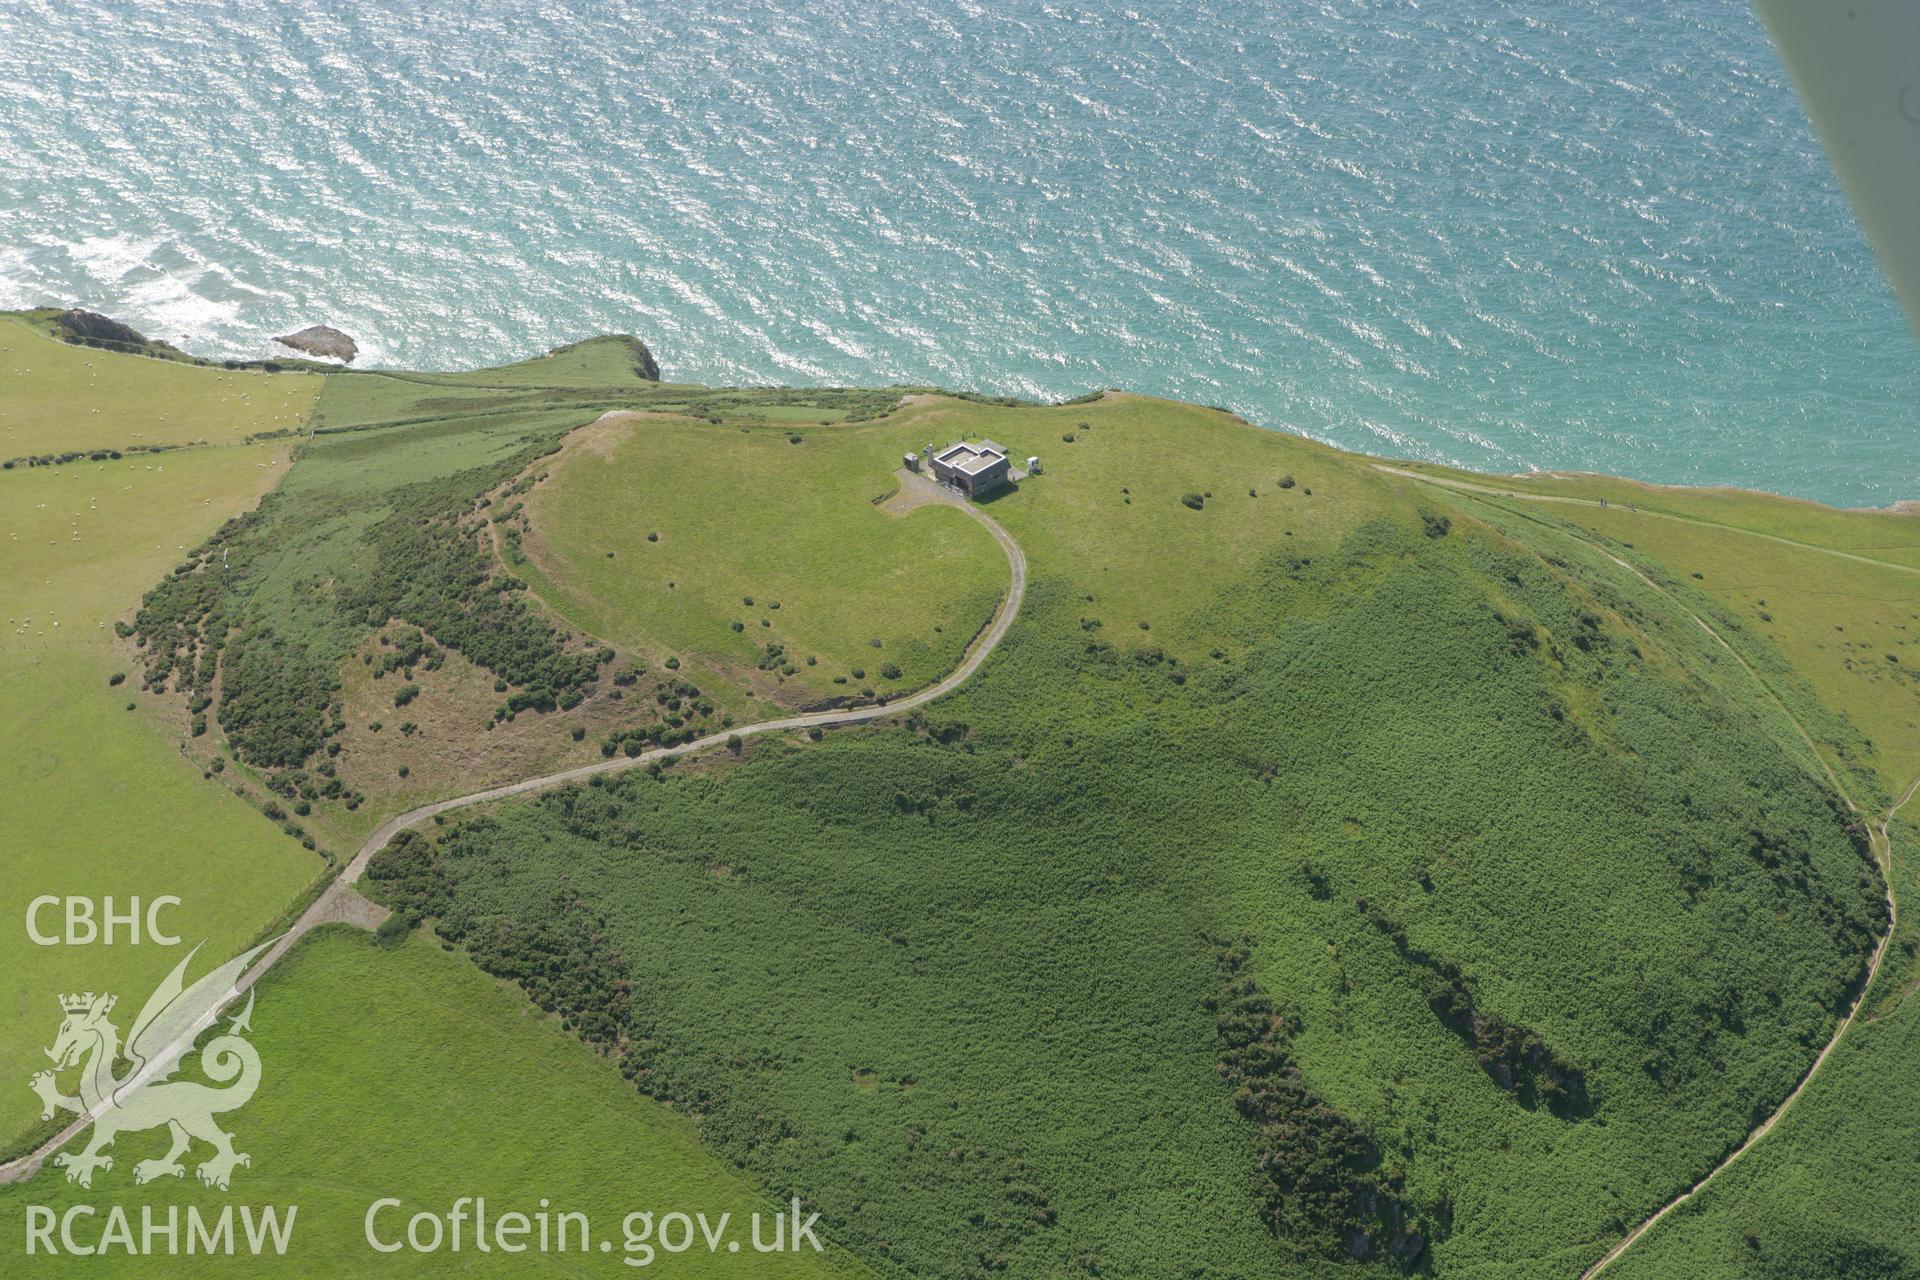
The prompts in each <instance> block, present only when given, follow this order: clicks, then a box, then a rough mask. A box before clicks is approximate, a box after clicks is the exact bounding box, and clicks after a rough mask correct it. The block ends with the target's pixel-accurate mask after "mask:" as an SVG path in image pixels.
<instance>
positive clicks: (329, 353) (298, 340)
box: [274, 324, 360, 364]
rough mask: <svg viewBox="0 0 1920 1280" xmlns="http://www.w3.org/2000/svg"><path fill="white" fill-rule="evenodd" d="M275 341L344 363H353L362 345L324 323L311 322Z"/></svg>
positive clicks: (305, 352)
mask: <svg viewBox="0 0 1920 1280" xmlns="http://www.w3.org/2000/svg"><path fill="white" fill-rule="evenodd" d="M274 341H275V342H277V343H279V344H280V345H281V346H283V347H292V348H293V349H294V350H295V351H299V352H302V353H304V354H306V355H310V356H319V357H321V358H322V359H325V360H338V361H340V362H341V363H342V364H350V363H352V361H353V358H354V357H355V356H357V355H359V354H360V347H359V345H358V344H356V343H355V342H354V340H353V339H352V338H349V337H348V336H347V335H346V334H344V333H342V332H340V331H339V330H338V329H333V328H329V327H328V326H326V325H324V324H310V325H308V326H307V327H306V328H304V329H302V330H300V331H299V332H298V333H289V334H286V335H284V336H282V337H278V338H275V339H274Z"/></svg>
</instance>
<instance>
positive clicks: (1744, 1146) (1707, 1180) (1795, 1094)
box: [1374, 463, 1920, 1280]
mask: <svg viewBox="0 0 1920 1280" xmlns="http://www.w3.org/2000/svg"><path fill="white" fill-rule="evenodd" d="M1374 465H1375V469H1376V470H1379V471H1384V472H1387V473H1388V474H1390V475H1397V476H1404V477H1406V478H1407V479H1409V480H1418V481H1420V482H1421V483H1423V484H1431V485H1438V486H1440V487H1442V488H1447V489H1455V490H1459V491H1462V492H1465V493H1471V494H1484V495H1486V496H1489V497H1498V498H1512V499H1516V500H1518V501H1522V502H1559V503H1571V504H1574V505H1578V506H1589V507H1604V506H1606V505H1608V504H1606V503H1602V502H1598V501H1595V500H1593V499H1589V498H1575V497H1571V496H1568V495H1564V494H1540V493H1522V492H1519V491H1517V490H1513V489H1497V488H1494V487H1493V486H1491V485H1480V484H1472V483H1470V482H1468V481H1465V480H1451V479H1441V478H1439V477H1436V476H1429V475H1422V474H1421V473H1420V472H1417V471H1408V470H1406V469H1404V468H1401V467H1391V466H1385V465H1382V464H1379V463H1376V464H1374ZM1634 510H1635V511H1636V512H1637V514H1640V515H1656V516H1661V517H1662V518H1664V519H1669V520H1686V519H1687V517H1685V516H1670V515H1665V514H1664V513H1662V512H1657V511H1645V510H1641V509H1639V508H1634ZM1691 523H1707V522H1705V521H1693V522H1691ZM1713 527H1715V528H1720V529H1726V530H1728V531H1729V532H1733V533H1744V534H1747V535H1748V536H1750V537H1755V538H1761V539H1764V540H1766V541H1768V542H1780V543H1785V544H1787V545H1788V546H1793V547H1800V548H1803V549H1805V550H1808V551H1821V552H1825V553H1826V554H1828V555H1835V556H1840V557H1842V558H1844V559H1847V560H1862V561H1865V562H1866V563H1869V564H1874V565H1879V566H1881V567H1883V568H1889V569H1900V570H1903V571H1906V572H1914V573H1920V569H1910V568H1909V567H1908V566H1906V565H1897V564H1889V563H1888V562H1887V561H1885V560H1874V559H1871V558H1870V557H1867V556H1859V555H1854V554H1852V553H1851V552H1846V551H1835V550H1833V549H1832V548H1830V547H1817V546H1814V545H1812V544H1810V543H1804V542H1795V541H1793V540H1792V539H1790V538H1781V537H1776V536H1774V535H1772V534H1766V533H1756V532H1754V531H1752V530H1747V529H1736V528H1734V527H1733V526H1732V525H1715V526H1713ZM1565 532H1566V534H1567V536H1569V537H1571V538H1576V539H1578V540H1579V541H1581V542H1584V543H1586V544H1587V545H1588V546H1590V547H1592V548H1593V549H1594V550H1596V551H1598V552H1600V554H1602V555H1604V556H1606V557H1607V559H1609V560H1611V561H1612V562H1613V563H1614V564H1616V565H1619V566H1620V567H1621V568H1622V569H1625V570H1626V571H1627V572H1628V573H1631V574H1633V575H1634V576H1635V577H1636V578H1638V579H1640V581H1642V582H1644V583H1646V584H1647V585H1648V586H1649V587H1652V588H1653V589H1654V590H1655V591H1658V592H1659V593H1660V594H1661V595H1664V596H1666V597H1667V599H1669V600H1671V601H1672V602H1673V604H1674V606H1675V607H1676V608H1678V609H1679V610H1680V611H1681V612H1682V613H1684V614H1686V615H1687V616H1688V617H1689V618H1691V619H1693V621H1694V624H1695V625H1696V626H1698V627H1699V628H1700V629H1701V630H1702V631H1705V632H1706V633H1707V634H1708V635H1710V636H1712V637H1713V639H1714V642H1715V643H1717V644H1718V645H1719V646H1720V647H1721V648H1722V649H1724V650H1726V652H1727V653H1728V654H1729V655H1730V656H1731V657H1732V658H1733V660H1734V661H1735V662H1737V663H1739V664H1740V666H1741V669H1742V670H1744V671H1745V672H1746V673H1747V674H1748V675H1749V676H1751V677H1752V678H1753V680H1754V682H1755V683H1756V684H1758V685H1759V686H1760V688H1761V689H1762V690H1763V691H1765V693H1766V695H1767V697H1768V698H1769V699H1770V700H1771V701H1772V702H1773V705H1774V706H1775V707H1777V708H1779V711H1780V714H1781V715H1783V716H1785V717H1786V719H1787V723H1789V724H1791V725H1792V726H1793V727H1794V730H1795V732H1797V733H1798V734H1799V735H1800V739H1801V741H1802V742H1804V743H1806V745H1807V749H1808V750H1809V751H1811V752H1812V753H1813V758H1814V760H1815V761H1817V762H1818V763H1819V765H1820V768H1821V771H1822V772H1824V773H1825V774H1826V777H1827V781H1828V783H1829V784H1831V785H1832V787H1833V789H1834V792H1835V793H1836V794H1838V795H1839V797H1840V798H1841V799H1842V800H1843V801H1845V802H1846V805H1847V808H1848V809H1849V810H1850V811H1852V812H1854V813H1859V812H1860V806H1859V805H1857V804H1855V803H1854V800H1853V797H1852V796H1851V795H1849V794H1848V793H1847V789H1846V788H1845V787H1844V786H1842V785H1841V783H1840V778H1839V776H1838V775H1837V774H1835V773H1834V771H1833V768H1832V766H1831V765H1829V764H1828V763H1827V761H1826V758H1825V757H1824V756H1822V755H1821V754H1820V750H1819V748H1818V747H1816V746H1815V745H1814V741H1813V736H1812V735H1811V734H1809V733H1808V732H1807V729H1806V726H1805V725H1803V724H1801V723H1800V720H1799V718H1798V717H1797V716H1795V715H1794V714H1793V712H1792V711H1790V710H1789V709H1788V708H1787V705H1786V703H1785V702H1783V701H1781V699H1780V695H1779V694H1777V693H1775V692H1774V691H1773V688H1772V686H1771V685H1769V684H1768V683H1767V682H1766V681H1765V680H1764V679H1762V678H1761V676H1760V673H1759V672H1758V671H1755V670H1754V669H1753V667H1752V666H1750V665H1749V664H1748V662H1747V660H1746V659H1745V658H1743V657H1742V656H1741V655H1740V652H1739V650H1737V649H1735V648H1734V647H1733V646H1732V645H1730V644H1728V643H1727V640H1726V637H1724V636H1722V635H1721V634H1720V633H1719V632H1718V631H1716V630H1715V629H1714V628H1713V626H1712V624H1711V623H1709V622H1708V621H1707V620H1706V619H1705V618H1702V617H1701V616H1700V615H1699V614H1697V613H1695V612H1694V611H1693V610H1691V609H1689V608H1687V606H1686V604H1685V603H1684V602H1682V601H1681V600H1680V599H1678V598H1677V597H1675V596H1674V595H1673V594H1672V593H1671V592H1669V591H1667V590H1666V589H1665V588H1664V587H1662V586H1661V585H1660V584H1659V583H1657V582H1655V581H1654V580H1653V579H1652V578H1650V577H1648V576H1647V575H1646V574H1645V573H1643V572H1641V571H1640V569H1639V568H1637V567H1636V566H1634V565H1632V564H1629V563H1628V562H1627V561H1625V560H1623V559H1621V558H1620V557H1619V556H1617V555H1614V554H1613V553H1612V552H1611V551H1608V550H1607V549H1606V547H1604V546H1602V545H1601V544H1600V543H1598V542H1595V541H1594V540H1592V539H1591V538H1588V537H1585V536H1584V535H1582V534H1581V533H1580V531H1579V530H1577V529H1573V528H1568V529H1566V530H1565ZM1916 792H1920V778H1916V779H1914V782H1913V785H1912V786H1909V787H1908V788H1907V790H1906V794H1905V795H1903V796H1901V797H1900V799H1899V800H1898V801H1896V802H1895V803H1894V806H1893V807H1892V808H1891V809H1889V810H1887V812H1886V814H1885V815H1884V816H1882V817H1881V819H1880V825H1879V827H1878V829H1877V830H1876V829H1871V828H1870V829H1869V832H1868V843H1869V844H1870V845H1871V846H1872V848H1873V854H1874V858H1875V860H1876V861H1878V862H1879V864H1880V872H1881V877H1882V880H1883V882H1884V883H1885V884H1886V886H1887V929H1886V932H1885V933H1883V934H1881V935H1880V940H1879V942H1877V943H1876V944H1875V945H1874V948H1873V955H1872V957H1871V958H1870V959H1869V960H1868V961H1867V973H1866V977H1865V978H1864V979H1863V980H1862V981H1861V983H1860V990H1859V992H1858V993H1857V994H1856V995H1855V996H1854V998H1853V1003H1852V1004H1851V1005H1849V1006H1848V1007H1847V1013H1846V1016H1845V1017H1844V1018H1842V1019H1840V1022H1839V1025H1837V1026H1836V1027H1834V1029H1833V1035H1832V1036H1831V1037H1830V1038H1829V1039H1828V1040H1827V1043H1826V1044H1825V1045H1823V1046H1821V1049H1820V1052H1819V1053H1818V1054H1816V1055H1815V1056H1814V1059H1813V1063H1812V1065H1810V1066H1809V1067H1808V1068H1807V1070H1806V1073H1805V1074H1804V1075H1802V1076H1801V1077H1800V1081H1799V1083H1798V1084H1796V1085H1794V1087H1793V1091H1792V1092H1790V1093H1789V1094H1787V1096H1786V1097H1785V1098H1782V1099H1781V1100H1780V1105H1779V1106H1777V1107H1775V1108H1774V1109H1773V1111H1772V1113H1771V1114H1769V1115H1768V1116H1767V1118H1766V1119H1765V1120H1762V1121H1761V1122H1760V1123H1759V1124H1758V1125H1756V1126H1755V1127H1754V1128H1753V1129H1752V1131H1750V1132H1749V1133H1748V1134H1747V1136H1746V1138H1745V1139H1743V1140H1742V1141H1741V1143H1740V1145H1739V1146H1737V1147H1735V1148H1734V1149H1733V1150H1732V1151H1730V1152H1728V1153H1727V1155H1726V1156H1725V1157H1724V1158H1722V1159H1721V1160H1720V1162H1719V1163H1718V1164H1716V1165H1714V1166H1713V1168H1712V1169H1709V1170H1708V1171H1707V1173H1706V1174H1705V1175H1704V1176H1703V1177H1701V1178H1700V1180H1699V1181H1697V1182H1695V1183H1694V1184H1693V1185H1692V1186H1690V1187H1688V1188H1687V1189H1686V1190H1685V1191H1683V1192H1681V1193H1680V1194H1679V1195H1677V1196H1675V1197H1674V1198H1673V1199H1671V1200H1669V1201H1667V1202H1666V1203H1665V1204H1663V1205H1661V1206H1660V1208H1659V1209H1657V1210H1655V1211H1654V1212H1653V1214H1652V1215H1650V1216H1649V1217H1647V1218H1646V1219H1645V1220H1644V1221H1642V1222H1641V1223H1640V1224H1639V1225H1638V1226H1636V1227H1635V1228H1634V1229H1633V1230H1631V1231H1629V1232H1628V1233H1627V1234H1626V1235H1625V1236H1624V1237H1622V1238H1621V1240H1620V1242H1619V1243H1618V1244H1616V1245H1614V1246H1613V1248H1611V1249H1609V1250H1607V1251H1606V1253H1604V1254H1602V1255H1601V1256H1600V1258H1599V1260H1598V1261H1596V1262H1595V1263H1594V1264H1593V1265H1592V1266H1590V1267H1588V1268H1587V1269H1586V1270H1585V1271H1583V1272H1581V1273H1580V1280H1593V1277H1595V1276H1597V1275H1599V1274H1600V1273H1601V1272H1603V1271H1605V1270H1606V1269H1607V1268H1608V1267H1609V1266H1612V1265H1613V1263H1614V1262H1615V1260H1617V1259H1618V1258H1619V1257H1620V1255H1621V1254H1623V1253H1625V1252H1626V1251H1627V1250H1628V1249H1630V1248H1632V1247H1633V1246H1634V1244H1635V1243H1637V1242H1638V1241H1639V1240H1640V1239H1641V1237H1643V1236H1645V1235H1646V1234H1647V1233H1648V1232H1649V1231H1651V1230H1653V1229H1654V1228H1655V1227H1656V1226H1658V1225H1659V1224H1660V1222H1661V1220H1662V1219H1663V1218H1665V1217H1666V1216H1667V1215H1668V1214H1670V1213H1672V1212H1673V1211H1674V1210H1675V1209H1678V1208H1679V1207H1680V1206H1681V1205H1683V1204H1685V1203H1686V1202H1687V1201H1689V1200H1691V1199H1693V1197H1694V1196H1696V1195H1698V1194H1699V1193H1700V1192H1702V1191H1704V1190H1706V1188H1707V1187H1708V1185H1710V1184H1711V1183H1712V1182H1713V1180H1714V1179H1716V1178H1718V1177H1719V1176H1720V1175H1721V1174H1723V1173H1725V1172H1726V1171H1727V1169H1728V1168H1730V1167H1731V1166H1732V1165H1733V1163H1734V1162H1735V1161H1737V1160H1738V1159H1740V1157H1741V1156H1743V1155H1745V1154H1746V1153H1747V1152H1748V1151H1750V1150H1752V1149H1753V1146H1754V1144H1755V1143H1757V1142H1759V1141H1760V1140H1761V1139H1762V1138H1764V1137H1766V1136H1767V1135H1768V1134H1769V1133H1772V1132H1773V1128H1774V1126H1775V1125H1777V1124H1778V1123H1780V1118H1781V1117H1782V1116H1784V1115H1786V1114H1787V1110H1788V1108H1790V1107H1792V1106H1793V1104H1794V1103H1795V1102H1796V1101H1798V1100H1799V1098H1800V1095H1801V1094H1802V1093H1805V1092H1806V1089H1807V1086H1808V1085H1810V1084H1812V1083H1813V1079H1814V1077H1815V1076H1816V1075H1818V1074H1819V1071H1820V1068H1821V1067H1823V1066H1825V1065H1826V1063H1827V1059H1828V1058H1829V1057H1830V1056H1831V1055H1832V1053H1833V1050H1834V1048H1835V1046H1837V1045H1838V1044H1839V1043H1840V1040H1841V1038H1842V1037H1843V1036H1845V1035H1846V1034H1847V1031H1848V1030H1849V1029H1850V1028H1851V1027H1852V1026H1853V1024H1854V1021H1855V1019H1856V1018H1857V1017H1858V1016H1859V1013H1860V1009H1861V1006H1862V1005H1863V1004H1865V1003H1866V998H1867V991H1868V989H1869V988H1871V987H1872V986H1873V980H1874V979H1875V978H1877V977H1879V976H1880V962H1881V961H1882V960H1883V959H1885V958H1886V954H1887V944H1888V943H1889V942H1890V941H1892V939H1893V931H1894V927H1895V926H1896V925H1897V924H1898V923H1899V919H1900V915H1899V912H1900V907H1899V903H1898V901H1896V899H1895V896H1894V892H1893V843H1892V841H1893V837H1892V834H1891V830H1890V828H1891V826H1892V824H1893V817H1894V815H1895V814H1897V813H1899V812H1900V810H1901V808H1902V807H1904V806H1905V805H1906V803H1907V802H1908V801H1909V800H1911V799H1913V797H1914V794H1915V793H1916Z"/></svg>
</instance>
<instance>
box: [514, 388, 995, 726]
mask: <svg viewBox="0 0 1920 1280" xmlns="http://www.w3.org/2000/svg"><path fill="white" fill-rule="evenodd" d="M912 446H913V437H912V435H911V434H910V429H909V428H903V427H902V426H900V425H899V424H897V423H893V422H891V421H883V422H879V423H863V424H859V425H853V426H846V427H839V428H835V429H833V430H829V431H820V432H816V433H815V434H813V435H811V436H807V435H802V436H801V439H800V442H799V443H798V444H794V443H791V442H790V439H789V433H788V432H787V431H785V430H778V429H766V428H756V429H729V428H722V427H717V426H714V425H710V424H706V423H699V422H689V421H684V420H676V419H669V418H632V419H627V420H625V421H623V422H621V423H619V424H618V425H609V426H605V427H596V428H595V429H594V430H593V431H592V432H590V433H586V438H584V439H582V440H580V441H579V442H578V443H577V444H575V445H572V446H570V447H569V449H568V451H567V453H566V454H564V455H563V456H562V458H560V459H559V460H557V461H556V462H554V463H553V464H552V465H551V466H550V467H549V468H548V474H549V479H548V481H547V482H546V483H545V484H543V485H541V486H539V487H537V488H536V489H535V490H534V491H533V492H532V494H531V495H530V496H529V498H528V513H529V523H530V524H531V530H530V532H529V533H528V535H527V536H526V537H525V539H524V546H525V549H526V553H527V555H528V556H529V557H530V560H531V563H529V564H527V565H526V566H525V567H524V568H523V569H522V572H524V573H525V574H526V576H527V577H528V578H529V580H530V581H532V582H533V584H534V585H535V587H536V589H538V590H539V592H540V594H541V595H542V596H543V597H544V598H545V599H546V600H547V601H548V603H550V604H551V605H553V606H554V607H555V608H556V609H557V610H558V611H559V612H560V613H561V614H562V615H563V616H564V617H566V618H567V620H568V621H570V622H571V623H573V624H574V626H575V627H577V628H578V629H580V630H581V631H584V632H586V633H588V634H591V635H595V636H598V637H600V638H602V639H604V640H607V641H609V642H611V643H612V644H614V645H616V646H617V647H619V648H620V649H621V651H622V652H623V653H630V654H632V655H633V656H635V657H639V658H641V659H643V660H645V661H647V662H649V663H651V664H653V665H655V666H657V665H658V664H659V663H661V662H663V661H664V660H665V659H666V658H667V657H669V656H676V655H677V656H678V657H679V658H680V659H681V661H682V662H685V663H687V664H688V665H687V668H686V669H687V670H688V671H689V672H693V673H696V674H693V675H691V676H690V678H692V679H694V680H695V681H696V682H697V683H699V684H701V685H702V687H703V688H706V689H708V690H709V691H710V692H712V693H713V694H714V695H715V696H718V697H723V698H725V700H726V701H725V705H726V706H727V708H728V710H730V711H732V712H733V713H734V714H735V715H736V716H737V717H739V718H741V719H760V718H764V716H765V715H766V714H767V713H766V712H765V711H760V712H757V713H756V712H755V710H754V708H753V705H752V703H751V702H750V701H748V700H747V699H746V697H744V696H743V695H745V694H746V693H747V692H748V691H752V692H753V693H755V694H757V695H758V696H760V697H770V698H774V699H776V700H777V701H778V702H780V703H782V704H785V705H802V704H806V703H810V702H813V701H817V700H819V699H824V698H828V697H832V696H834V695H835V694H843V695H845V694H858V693H859V692H860V691H861V690H862V689H863V688H865V689H874V690H877V691H879V692H882V693H890V692H898V691H904V690H911V689H915V688H919V687H922V686H925V685H928V684H932V683H934V682H935V681H936V680H938V679H939V678H940V677H941V676H943V675H945V674H946V673H947V672H948V671H949V670H951V669H952V668H953V667H954V666H955V665H956V664H957V663H958V662H959V660H960V655H961V654H962V652H963V651H964V650H965V647H966V644H967V642H968V641H969V640H971V639H972V638H973V636H974V633H975V632H977V631H978V630H979V629H980V628H981V627H982V626H983V625H985V623H986V621H987V619H988V617H989V616H991V614H992V612H993V607H994V604H995V603H996V602H997V601H998V599H999V597H1000V596H1001V594H1003V593H1004V591H1005V581H1004V579H1005V577H1006V561H1005V557H1004V556H1002V555H1001V553H1000V551H999V549H998V548H997V547H995V546H994V545H993V542H992V539H991V538H989V537H988V536H987V533H986V531H985V530H983V529H981V528H979V527H978V526H976V525H975V524H974V523H973V522H972V521H971V520H969V519H967V517H966V516H964V515H962V514H961V513H960V512H958V511H955V510H953V509H951V508H948V507H945V506H942V505H938V504H932V505H928V506H924V507H921V508H919V509H917V510H914V511H911V512H908V513H906V514H904V515H895V514H892V513H891V512H890V511H888V510H885V509H883V508H882V507H881V506H878V505H876V504H875V503H874V502H873V501H872V499H873V498H874V497H875V496H876V495H879V494H882V493H884V492H885V491H886V490H888V489H889V488H891V487H892V486H893V485H894V484H895V481H894V479H893V477H892V474H891V472H892V470H893V469H894V468H896V467H898V466H899V465H900V455H901V453H902V451H903V450H904V449H909V448H911V447H912ZM876 641H877V642H878V643H877V644H876V643H875V642H876ZM770 646H778V648H779V650H780V654H781V656H780V657H779V658H778V659H774V658H771V657H770V656H769V655H771V654H773V653H774V650H773V649H772V648H770ZM856 672H857V673H858V674H854V673H856ZM836 680H837V681H838V683H836Z"/></svg>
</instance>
